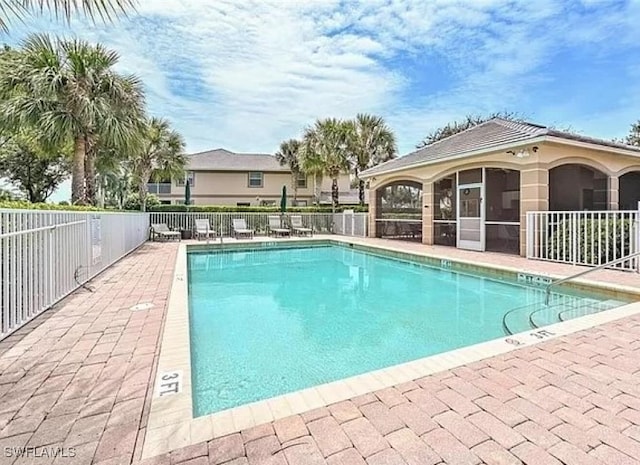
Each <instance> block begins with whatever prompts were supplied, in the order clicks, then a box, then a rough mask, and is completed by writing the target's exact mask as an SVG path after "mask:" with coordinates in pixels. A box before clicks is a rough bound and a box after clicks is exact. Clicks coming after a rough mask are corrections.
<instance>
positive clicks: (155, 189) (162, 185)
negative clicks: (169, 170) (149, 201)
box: [147, 182, 171, 195]
mask: <svg viewBox="0 0 640 465" xmlns="http://www.w3.org/2000/svg"><path fill="white" fill-rule="evenodd" d="M147 191H148V192H149V194H156V195H158V194H171V183H170V182H150V183H148V184H147Z"/></svg>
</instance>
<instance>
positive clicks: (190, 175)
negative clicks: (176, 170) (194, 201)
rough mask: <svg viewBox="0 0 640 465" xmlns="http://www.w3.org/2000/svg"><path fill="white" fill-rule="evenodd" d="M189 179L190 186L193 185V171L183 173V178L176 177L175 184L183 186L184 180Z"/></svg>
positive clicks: (194, 178)
mask: <svg viewBox="0 0 640 465" xmlns="http://www.w3.org/2000/svg"><path fill="white" fill-rule="evenodd" d="M187 179H188V180H189V186H191V187H195V185H196V173H194V172H193V171H187V172H186V173H185V174H184V178H183V179H177V180H176V186H184V185H185V181H186V180H187Z"/></svg>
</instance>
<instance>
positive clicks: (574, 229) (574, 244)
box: [569, 212, 579, 265]
mask: <svg viewBox="0 0 640 465" xmlns="http://www.w3.org/2000/svg"><path fill="white" fill-rule="evenodd" d="M569 237H571V255H572V260H571V261H572V262H573V264H574V265H577V264H578V242H579V238H578V214H577V213H576V212H573V213H571V231H570V234H569Z"/></svg>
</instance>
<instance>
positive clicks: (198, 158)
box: [188, 149, 289, 172]
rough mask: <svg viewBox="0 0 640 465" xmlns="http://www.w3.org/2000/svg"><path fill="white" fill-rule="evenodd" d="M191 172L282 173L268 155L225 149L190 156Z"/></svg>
mask: <svg viewBox="0 0 640 465" xmlns="http://www.w3.org/2000/svg"><path fill="white" fill-rule="evenodd" d="M188 166H189V168H188V169H189V170H193V171H282V172H289V168H288V167H287V166H281V165H280V163H278V160H276V157H274V156H273V155H269V154H267V153H234V152H230V151H229V150H225V149H214V150H207V151H206V152H199V153H194V154H192V155H189V162H188Z"/></svg>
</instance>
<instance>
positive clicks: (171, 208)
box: [147, 204, 368, 213]
mask: <svg viewBox="0 0 640 465" xmlns="http://www.w3.org/2000/svg"><path fill="white" fill-rule="evenodd" d="M147 210H148V211H150V212H163V213H169V212H193V213H225V212H226V213H233V212H247V213H250V212H253V213H275V212H280V207H278V206H274V207H237V206H234V205H189V206H187V205H166V204H162V205H155V206H153V207H149V208H147ZM343 210H354V211H356V212H367V211H368V208H367V206H364V207H361V206H359V205H355V206H349V205H342V206H340V207H338V208H337V209H336V212H342V211H343ZM332 211H333V210H332V208H331V207H287V212H293V213H331V212H332Z"/></svg>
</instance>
